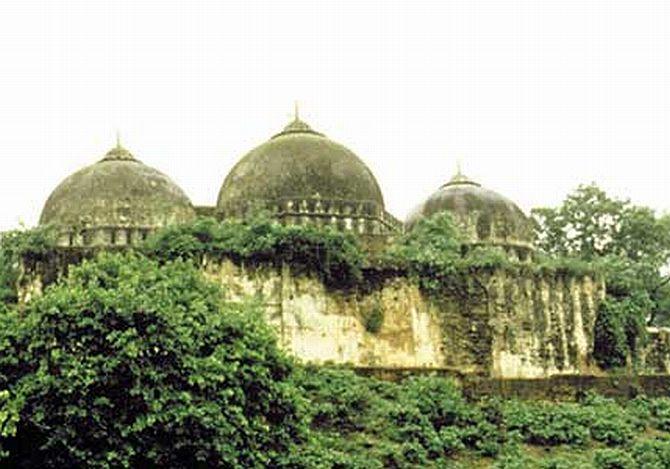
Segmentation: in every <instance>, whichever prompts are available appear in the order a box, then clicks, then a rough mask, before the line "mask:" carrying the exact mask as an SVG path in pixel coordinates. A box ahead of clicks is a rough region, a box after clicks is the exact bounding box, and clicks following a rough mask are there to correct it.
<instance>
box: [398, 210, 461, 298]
mask: <svg viewBox="0 0 670 469" xmlns="http://www.w3.org/2000/svg"><path fill="white" fill-rule="evenodd" d="M460 258H461V235H460V233H459V231H458V228H457V226H456V224H455V223H454V221H453V219H452V217H451V215H450V214H449V213H448V212H443V213H438V214H436V215H434V216H432V217H429V218H424V219H422V220H420V221H419V222H418V223H417V224H416V226H414V228H413V229H412V230H411V231H409V232H407V233H405V234H404V235H403V236H402V237H400V238H399V239H398V240H397V241H396V242H395V243H394V244H393V245H392V246H391V247H390V248H389V250H388V252H387V253H386V258H385V261H386V262H388V263H391V264H395V265H398V266H400V267H403V268H405V269H407V271H408V272H409V273H410V275H412V276H413V277H414V278H415V279H416V280H417V281H418V282H419V284H420V285H421V287H422V288H424V289H426V290H428V291H433V292H435V291H438V292H439V291H441V290H442V289H443V288H444V285H445V284H447V283H449V282H450V281H451V280H452V279H453V277H454V276H455V275H456V273H457V269H458V262H459V261H460Z"/></svg>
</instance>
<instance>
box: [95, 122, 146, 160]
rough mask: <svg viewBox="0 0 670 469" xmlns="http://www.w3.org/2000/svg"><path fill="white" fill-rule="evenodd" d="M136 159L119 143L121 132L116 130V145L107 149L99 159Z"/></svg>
mask: <svg viewBox="0 0 670 469" xmlns="http://www.w3.org/2000/svg"><path fill="white" fill-rule="evenodd" d="M120 160H124V161H137V160H135V157H134V156H133V155H132V154H131V153H130V152H129V151H128V150H126V149H125V148H123V145H121V133H120V132H119V131H118V130H117V131H116V146H115V147H114V148H112V149H111V150H109V151H108V152H107V154H106V155H105V157H104V158H103V159H102V160H101V161H120Z"/></svg>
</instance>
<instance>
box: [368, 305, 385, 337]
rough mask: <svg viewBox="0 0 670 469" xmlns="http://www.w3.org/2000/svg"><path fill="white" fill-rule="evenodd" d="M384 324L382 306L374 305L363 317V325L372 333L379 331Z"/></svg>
mask: <svg viewBox="0 0 670 469" xmlns="http://www.w3.org/2000/svg"><path fill="white" fill-rule="evenodd" d="M383 325H384V311H383V310H382V308H381V306H379V305H374V306H373V307H372V308H370V311H368V313H367V314H366V315H365V316H364V317H363V326H364V327H365V330H366V331H368V332H369V333H371V334H376V333H377V332H379V331H380V330H381V328H382V326H383Z"/></svg>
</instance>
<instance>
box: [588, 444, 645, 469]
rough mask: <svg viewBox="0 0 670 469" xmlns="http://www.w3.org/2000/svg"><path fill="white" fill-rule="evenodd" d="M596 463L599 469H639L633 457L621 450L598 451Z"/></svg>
mask: <svg viewBox="0 0 670 469" xmlns="http://www.w3.org/2000/svg"><path fill="white" fill-rule="evenodd" d="M594 463H595V466H596V468H597V469H636V468H637V467H638V466H637V464H635V461H634V460H633V458H632V456H631V455H630V454H629V453H628V452H627V451H625V450H623V449H619V448H605V449H599V450H596V452H595V458H594Z"/></svg>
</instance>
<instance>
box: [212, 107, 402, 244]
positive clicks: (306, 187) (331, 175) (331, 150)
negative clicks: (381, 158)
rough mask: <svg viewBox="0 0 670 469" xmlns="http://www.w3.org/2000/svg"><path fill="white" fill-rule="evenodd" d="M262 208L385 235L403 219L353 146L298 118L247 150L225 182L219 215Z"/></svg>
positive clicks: (291, 219)
mask: <svg viewBox="0 0 670 469" xmlns="http://www.w3.org/2000/svg"><path fill="white" fill-rule="evenodd" d="M258 208H262V209H267V210H270V212H272V213H274V214H275V215H276V217H277V218H279V219H280V220H282V221H283V222H286V223H292V224H305V223H314V224H328V225H332V226H335V227H337V228H339V229H344V230H353V231H356V232H359V233H367V234H381V233H383V232H385V231H387V230H388V229H389V228H392V229H394V228H396V226H393V227H391V225H392V224H393V223H397V221H396V220H395V219H393V218H392V217H391V216H390V215H388V214H387V213H386V212H384V198H383V196H382V192H381V190H380V188H379V185H378V184H377V181H376V179H375V177H374V175H373V174H372V172H371V171H370V169H368V167H367V166H366V165H365V163H363V162H362V161H361V160H360V158H358V157H357V156H356V155H355V154H354V153H353V152H352V151H351V150H349V149H347V148H346V147H344V146H343V145H340V144H339V143H336V142H334V141H332V140H330V139H328V138H326V137H325V136H324V135H323V134H322V133H320V132H316V131H315V130H313V129H312V128H311V127H310V126H309V125H307V124H306V123H305V122H303V121H302V120H300V119H299V118H298V117H297V116H296V118H295V119H294V120H293V122H291V123H290V124H289V125H287V126H286V127H285V128H284V130H283V131H281V132H280V133H278V134H276V135H274V136H273V137H272V138H271V139H270V140H268V141H267V142H265V143H263V144H262V145H260V146H258V147H256V148H254V149H253V150H251V151H250V152H249V153H247V154H246V155H245V156H244V157H243V158H242V159H241V160H240V161H239V162H238V163H237V164H236V165H235V166H234V167H233V169H232V170H231V171H230V173H229V174H228V176H227V177H226V179H225V180H224V182H223V185H222V187H221V190H220V191H219V197H218V201H217V211H218V213H219V214H220V215H221V216H223V217H224V218H226V217H244V216H246V215H248V214H249V213H250V212H251V211H253V210H256V209H258Z"/></svg>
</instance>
